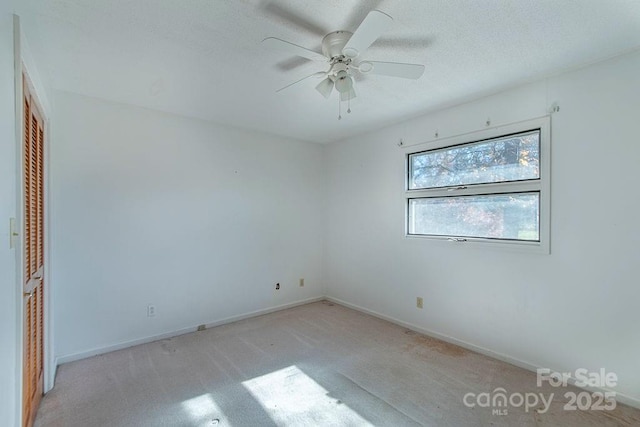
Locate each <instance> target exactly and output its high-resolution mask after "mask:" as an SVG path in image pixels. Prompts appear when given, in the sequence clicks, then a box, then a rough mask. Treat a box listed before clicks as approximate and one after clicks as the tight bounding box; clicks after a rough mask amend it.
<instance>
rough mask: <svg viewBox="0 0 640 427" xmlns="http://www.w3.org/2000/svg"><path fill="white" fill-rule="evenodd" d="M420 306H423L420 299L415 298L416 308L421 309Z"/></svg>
mask: <svg viewBox="0 0 640 427" xmlns="http://www.w3.org/2000/svg"><path fill="white" fill-rule="evenodd" d="M422 306H423V301H422V297H417V298H416V307H418V308H422Z"/></svg>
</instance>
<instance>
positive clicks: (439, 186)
mask: <svg viewBox="0 0 640 427" xmlns="http://www.w3.org/2000/svg"><path fill="white" fill-rule="evenodd" d="M549 147H550V144H549V120H548V119H540V120H535V121H530V122H527V123H520V124H518V125H512V126H505V127H501V128H497V129H492V130H489V131H482V132H477V133H474V134H473V136H472V137H469V136H468V135H467V136H466V137H464V136H463V137H456V138H449V139H447V141H446V142H443V141H439V144H438V145H437V146H435V147H433V148H430V149H427V150H424V151H417V152H411V153H407V156H406V159H407V176H406V179H407V186H406V192H405V194H406V234H407V235H408V236H422V237H429V238H435V239H442V240H451V241H456V242H474V241H475V242H487V243H505V244H512V245H514V244H515V245H522V246H532V247H538V248H541V249H543V250H545V251H547V252H548V244H549V242H548V240H549V239H548V228H549V206H548V205H549V203H548V200H549V194H548V193H549V176H548V175H549V168H548V165H549Z"/></svg>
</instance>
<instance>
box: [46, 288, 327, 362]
mask: <svg viewBox="0 0 640 427" xmlns="http://www.w3.org/2000/svg"><path fill="white" fill-rule="evenodd" d="M324 299H326V298H325V297H323V296H320V297H314V298H308V299H305V300H300V301H295V302H292V303H287V304H282V305H277V306H274V307H269V308H264V309H261V310H255V311H251V312H248V313H244V314H239V315H237V316H231V317H226V318H224V319H220V320H214V321H212V322H209V323H205V325H206V327H207V328H213V327H215V326H220V325H225V324H227V323H232V322H237V321H238V320H244V319H249V318H251V317H256V316H262V315H263V314H269V313H273V312H275V311H280V310H286V309H287V308H292V307H297V306H299V305H304V304H309V303H312V302H317V301H322V300H324ZM197 330H198V326H197V325H196V326H191V327H188V328H182V329H177V330H173V331H169V332H165V333H162V334H158V335H151V336H148V337H144V338H138V339H135V340H130V341H123V342H120V343H116V344H110V345H107V346H103V347H96V348H93V349H91V350H87V351H81V352H78V353H74V354H68V355H64V356H58V357H56V358H55V369H57V367H58V366H59V365H62V364H64V363H69V362H75V361H76V360H81V359H86V358H87V357H92V356H97V355H99V354H104V353H109V352H112V351H116V350H122V349H123V348H128V347H133V346H135V345H140V344H146V343H150V342H153V341H158V340H163V339H167V338H172V337H176V336H178V335H183V334H188V333H190V332H195V331H197Z"/></svg>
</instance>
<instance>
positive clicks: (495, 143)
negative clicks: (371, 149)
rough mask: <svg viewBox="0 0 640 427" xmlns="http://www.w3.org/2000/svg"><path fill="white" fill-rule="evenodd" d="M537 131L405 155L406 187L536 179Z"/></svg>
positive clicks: (413, 188) (537, 156) (537, 160)
mask: <svg viewBox="0 0 640 427" xmlns="http://www.w3.org/2000/svg"><path fill="white" fill-rule="evenodd" d="M539 160H540V131H539V130H536V131H532V132H527V133H521V134H518V135H510V136H506V137H501V138H496V139H491V140H487V141H480V142H474V143H471V144H465V145H459V146H456V147H449V148H442V149H438V150H432V151H426V152H422V153H415V154H411V155H410V156H409V189H410V190H416V189H421V188H438V187H448V186H456V185H468V184H486V183H494V182H507V181H521V180H528V179H538V178H540V168H539V163H540V162H539Z"/></svg>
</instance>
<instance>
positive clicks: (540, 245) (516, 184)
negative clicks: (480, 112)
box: [404, 116, 551, 254]
mask: <svg viewBox="0 0 640 427" xmlns="http://www.w3.org/2000/svg"><path fill="white" fill-rule="evenodd" d="M537 129H539V130H540V160H539V162H540V163H539V165H540V179H535V180H527V181H510V182H500V183H490V184H472V185H467V186H459V187H458V186H452V187H442V188H429V189H414V190H411V189H409V180H410V176H409V173H410V164H409V158H410V156H411V155H412V154H416V153H421V152H424V151H430V150H437V149H442V148H448V147H453V146H456V145H464V144H471V143H474V142H478V141H482V140H486V139H493V138H500V137H502V136H507V135H512V134H518V133H524V132H527V131H532V130H537ZM404 164H405V168H404V177H405V179H404V181H405V184H404V185H405V187H404V206H405V209H404V211H405V212H404V225H405V228H404V234H405V237H407V238H410V239H425V240H432V241H443V242H447V243H450V244H460V245H465V246H467V245H468V246H479V247H494V248H501V249H509V250H516V251H526V252H538V253H543V254H548V253H549V252H550V237H551V236H550V226H551V194H550V193H551V167H550V166H551V119H550V117H549V116H545V117H541V118H537V119H532V120H527V121H523V122H518V123H514V124H510V125H505V126H497V127H494V128H490V129H484V130H481V131H477V132H470V133H466V134H464V135H459V136H453V137H450V138H443V139H440V140H435V141H430V142H426V143H422V144H416V145H412V146H410V147H406V148H405V152H404ZM521 192H539V194H540V205H539V221H540V223H539V230H538V231H539V238H540V240H539V241H526V240H506V239H495V238H481V237H464V238H460V237H457V236H437V235H420V234H409V221H410V211H409V209H410V208H409V202H410V199H417V198H424V197H452V196H479V195H488V194H504V193H521Z"/></svg>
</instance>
